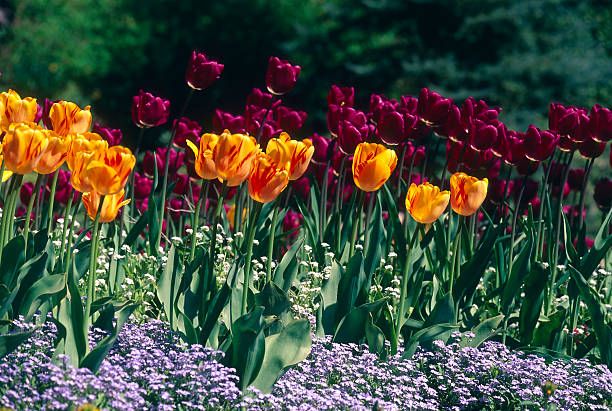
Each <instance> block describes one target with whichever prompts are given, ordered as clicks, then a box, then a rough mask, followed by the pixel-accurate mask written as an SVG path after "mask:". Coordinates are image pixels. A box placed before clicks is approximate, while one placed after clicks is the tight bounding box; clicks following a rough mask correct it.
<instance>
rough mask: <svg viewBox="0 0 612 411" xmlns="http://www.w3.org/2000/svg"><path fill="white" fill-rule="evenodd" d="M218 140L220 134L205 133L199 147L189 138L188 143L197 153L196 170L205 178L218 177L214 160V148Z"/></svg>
mask: <svg viewBox="0 0 612 411" xmlns="http://www.w3.org/2000/svg"><path fill="white" fill-rule="evenodd" d="M218 141H219V136H218V135H216V134H211V133H205V134H203V135H202V138H201V139H200V148H199V149H198V147H197V146H196V145H195V144H193V143H192V142H191V140H187V144H188V145H189V147H190V148H191V151H193V153H194V154H195V164H194V167H195V171H196V173H198V175H199V176H200V177H201V178H203V179H205V180H212V179H214V178H217V177H218V176H217V168H216V166H215V160H214V150H215V146H216V145H217V142H218Z"/></svg>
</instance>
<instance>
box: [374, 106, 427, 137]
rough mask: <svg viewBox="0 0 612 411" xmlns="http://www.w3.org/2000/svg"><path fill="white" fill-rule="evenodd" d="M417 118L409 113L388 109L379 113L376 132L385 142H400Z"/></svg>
mask: <svg viewBox="0 0 612 411" xmlns="http://www.w3.org/2000/svg"><path fill="white" fill-rule="evenodd" d="M417 122H418V118H417V116H413V115H412V114H410V113H400V112H398V111H389V112H385V113H381V115H380V121H379V122H378V134H379V135H380V139H381V140H382V141H383V142H385V143H386V144H390V145H397V144H401V143H402V142H403V141H404V140H405V139H406V138H408V136H409V135H410V133H411V132H412V131H413V130H414V129H415V127H416V126H417Z"/></svg>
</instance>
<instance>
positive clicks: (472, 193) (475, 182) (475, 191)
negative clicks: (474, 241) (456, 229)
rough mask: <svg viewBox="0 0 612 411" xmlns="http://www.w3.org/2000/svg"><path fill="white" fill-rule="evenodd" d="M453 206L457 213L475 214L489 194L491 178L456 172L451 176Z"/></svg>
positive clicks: (464, 214) (463, 214)
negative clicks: (480, 178) (479, 177)
mask: <svg viewBox="0 0 612 411" xmlns="http://www.w3.org/2000/svg"><path fill="white" fill-rule="evenodd" d="M450 184H451V207H452V208H453V210H454V211H455V212H456V213H457V214H461V215H462V216H470V215H472V214H474V213H475V212H476V211H477V210H478V208H479V207H480V205H481V204H482V203H483V201H484V199H485V197H486V196H487V188H488V185H489V180H487V179H486V178H484V179H482V180H479V179H477V178H476V177H470V176H468V175H467V174H465V173H455V174H453V175H452V176H451V178H450Z"/></svg>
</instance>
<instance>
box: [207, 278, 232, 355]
mask: <svg viewBox="0 0 612 411" xmlns="http://www.w3.org/2000/svg"><path fill="white" fill-rule="evenodd" d="M230 292H231V290H230V288H229V287H228V285H227V283H225V284H223V286H222V287H221V288H220V289H219V291H217V293H216V294H215V296H214V297H213V299H212V300H211V302H210V304H209V305H208V310H207V311H206V317H205V321H204V324H202V326H201V328H200V344H202V345H206V341H207V340H208V338H209V337H210V335H211V332H212V330H213V328H214V327H215V325H216V324H217V322H218V321H219V316H220V315H221V312H222V311H223V307H224V306H225V305H226V304H227V301H228V299H229V296H230Z"/></svg>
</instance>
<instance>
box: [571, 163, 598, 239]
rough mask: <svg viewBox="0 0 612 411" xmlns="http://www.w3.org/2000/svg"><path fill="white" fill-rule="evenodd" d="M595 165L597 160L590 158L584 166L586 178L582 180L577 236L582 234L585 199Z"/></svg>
mask: <svg viewBox="0 0 612 411" xmlns="http://www.w3.org/2000/svg"><path fill="white" fill-rule="evenodd" d="M593 164H595V158H590V159H589V160H588V161H587V163H586V164H585V166H584V177H583V178H582V189H581V190H580V209H579V211H578V212H579V213H580V215H579V216H578V231H577V232H576V235H578V233H580V230H582V227H583V225H584V213H583V211H584V199H585V194H586V188H587V184H588V182H589V176H590V175H591V170H592V169H593Z"/></svg>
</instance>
